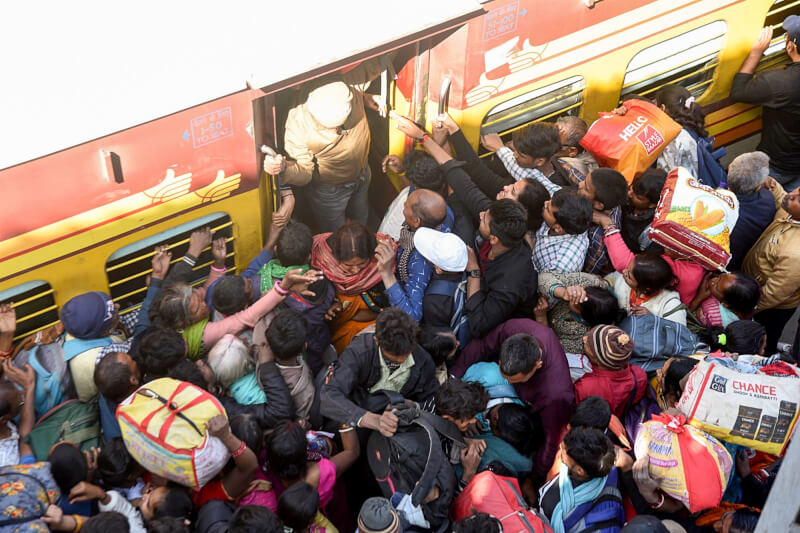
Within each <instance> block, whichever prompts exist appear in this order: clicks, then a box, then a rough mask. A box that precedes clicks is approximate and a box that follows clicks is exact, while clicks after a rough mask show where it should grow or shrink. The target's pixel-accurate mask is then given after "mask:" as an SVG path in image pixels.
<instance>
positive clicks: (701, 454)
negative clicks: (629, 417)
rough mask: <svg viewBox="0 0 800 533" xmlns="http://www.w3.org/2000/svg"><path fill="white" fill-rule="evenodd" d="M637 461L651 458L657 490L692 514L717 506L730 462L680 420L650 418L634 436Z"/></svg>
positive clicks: (709, 439) (717, 446)
mask: <svg viewBox="0 0 800 533" xmlns="http://www.w3.org/2000/svg"><path fill="white" fill-rule="evenodd" d="M634 452H635V455H636V457H637V458H640V457H644V456H645V455H647V456H649V457H650V476H651V477H653V478H658V479H660V480H661V481H660V484H659V488H660V489H661V490H663V491H664V492H665V493H666V494H669V495H670V496H672V497H673V498H675V499H676V500H679V501H681V502H682V503H683V504H684V505H685V506H686V507H687V508H688V509H689V511H690V512H692V513H696V512H698V511H703V510H705V509H710V508H712V507H716V506H717V505H719V502H720V501H721V500H722V494H723V493H724V492H725V487H726V486H727V485H728V479H729V478H730V474H731V468H732V467H733V459H731V455H730V454H729V453H728V451H727V450H726V449H725V447H724V446H723V445H722V443H721V442H719V441H718V440H717V439H715V438H714V437H712V436H711V435H708V434H707V433H705V432H704V431H701V430H699V429H697V428H694V427H692V426H689V425H686V418H685V417H683V416H677V417H676V416H672V415H668V414H660V415H653V418H652V420H650V421H649V422H645V423H644V424H642V426H641V429H640V430H639V434H638V435H637V436H636V443H635V444H634Z"/></svg>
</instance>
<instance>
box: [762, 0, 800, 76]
mask: <svg viewBox="0 0 800 533" xmlns="http://www.w3.org/2000/svg"><path fill="white" fill-rule="evenodd" d="M789 15H800V0H777V1H776V2H775V3H774V4H772V7H771V8H770V10H769V11H768V12H767V17H766V19H765V20H764V26H767V25H770V26H772V41H771V42H770V45H769V48H767V51H766V52H764V55H763V57H762V58H761V61H760V62H759V63H758V69H757V72H764V71H767V70H776V69H780V68H783V67H785V66H786V65H788V64H789V56H788V55H786V47H785V44H784V43H785V42H786V37H785V36H786V31H785V30H784V29H783V27H781V24H782V23H783V19H785V18H786V17H788V16H789Z"/></svg>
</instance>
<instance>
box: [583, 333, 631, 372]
mask: <svg viewBox="0 0 800 533" xmlns="http://www.w3.org/2000/svg"><path fill="white" fill-rule="evenodd" d="M586 336H587V340H586V342H588V344H589V348H590V349H591V350H592V353H593V354H594V356H595V357H596V358H597V361H598V363H600V366H603V367H605V368H609V369H611V370H620V369H623V368H625V366H626V365H627V364H628V360H629V359H630V358H631V354H632V353H633V339H631V337H630V336H629V335H628V334H627V333H625V332H624V331H622V330H621V329H619V328H618V327H616V326H595V327H593V328H592V329H590V330H589V333H587V334H586Z"/></svg>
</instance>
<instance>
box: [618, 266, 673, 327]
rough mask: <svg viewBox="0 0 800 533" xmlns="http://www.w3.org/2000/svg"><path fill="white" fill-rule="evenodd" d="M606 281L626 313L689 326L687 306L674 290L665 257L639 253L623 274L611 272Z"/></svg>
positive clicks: (671, 275)
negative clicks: (645, 315) (647, 315)
mask: <svg viewBox="0 0 800 533" xmlns="http://www.w3.org/2000/svg"><path fill="white" fill-rule="evenodd" d="M606 281H608V284H609V285H610V286H611V290H612V292H613V293H614V295H615V296H616V297H617V302H618V303H619V306H620V308H622V309H624V310H625V312H626V313H628V314H632V315H642V314H652V315H655V316H658V317H661V318H666V319H668V320H672V321H673V322H677V323H679V324H682V325H684V326H685V325H686V306H684V305H683V304H682V303H681V300H680V297H679V296H678V293H677V292H675V291H674V290H673V288H674V287H675V276H674V275H673V273H672V269H671V268H670V266H669V263H667V262H666V261H665V260H664V258H663V257H661V256H659V255H656V254H639V255H637V256H636V257H635V258H634V259H633V261H631V262H630V263H629V264H628V266H627V267H625V269H624V270H623V271H622V273H620V272H612V273H611V274H609V275H608V276H606Z"/></svg>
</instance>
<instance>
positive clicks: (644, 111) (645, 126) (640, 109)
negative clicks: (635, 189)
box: [581, 100, 681, 183]
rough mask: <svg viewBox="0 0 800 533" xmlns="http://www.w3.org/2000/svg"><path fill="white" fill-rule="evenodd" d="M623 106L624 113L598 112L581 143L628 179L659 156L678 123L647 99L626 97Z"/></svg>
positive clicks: (605, 165) (599, 161) (599, 160)
mask: <svg viewBox="0 0 800 533" xmlns="http://www.w3.org/2000/svg"><path fill="white" fill-rule="evenodd" d="M624 106H625V109H626V110H627V111H626V113H625V114H624V115H617V114H614V113H600V118H599V119H597V120H596V121H595V122H594V124H592V125H591V127H590V128H589V131H587V132H586V135H584V136H583V139H582V140H581V146H583V147H584V148H585V149H586V151H587V152H589V153H590V154H592V156H594V158H595V160H596V161H597V162H598V163H599V164H600V166H601V167H608V168H613V169H614V170H616V171H618V172H620V173H621V174H622V175H623V176H625V179H626V180H627V181H628V183H631V182H632V181H633V178H634V177H635V176H636V175H637V174H641V173H642V172H644V171H645V170H647V169H648V168H649V167H650V166H651V165H652V164H653V163H654V162H655V160H656V159H658V156H659V155H661V152H663V151H664V148H665V147H666V146H667V145H668V144H669V143H671V142H672V140H673V139H675V137H677V136H678V134H679V133H680V132H681V126H680V124H678V123H677V122H675V121H674V120H672V119H671V118H670V117H669V115H667V114H666V113H665V112H664V111H662V110H661V109H659V108H658V107H657V106H655V105H653V104H651V103H650V102H645V101H644V100H628V101H626V102H625V104H624Z"/></svg>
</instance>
